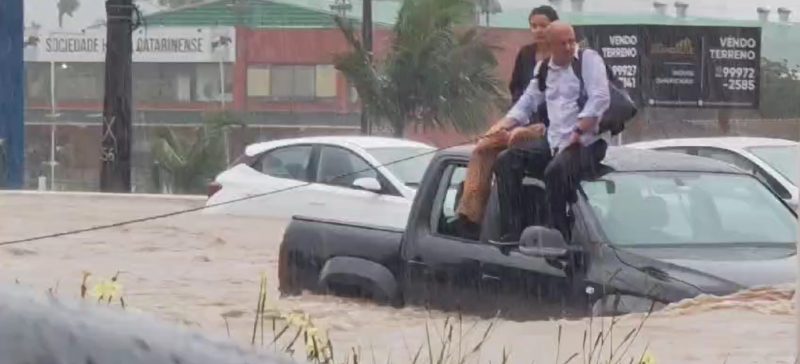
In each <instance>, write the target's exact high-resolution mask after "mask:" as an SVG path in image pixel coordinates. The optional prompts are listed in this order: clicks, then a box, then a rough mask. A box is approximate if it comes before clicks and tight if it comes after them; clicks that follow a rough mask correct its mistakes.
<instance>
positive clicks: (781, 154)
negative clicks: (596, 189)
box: [626, 137, 800, 207]
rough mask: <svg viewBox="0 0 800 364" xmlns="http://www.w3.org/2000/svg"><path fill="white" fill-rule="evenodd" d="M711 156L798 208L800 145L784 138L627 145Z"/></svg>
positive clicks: (666, 140) (701, 139) (673, 141)
mask: <svg viewBox="0 0 800 364" xmlns="http://www.w3.org/2000/svg"><path fill="white" fill-rule="evenodd" d="M626 146H628V147H632V148H641V149H654V150H661V151H670V152H678V153H685V154H691V155H697V156H701V157H708V158H713V159H717V160H721V161H724V162H728V163H731V164H733V165H736V166H738V167H739V168H742V169H744V170H745V171H749V172H752V173H753V175H755V176H756V177H757V178H758V179H760V180H761V181H762V182H764V183H765V184H767V185H768V186H770V187H771V188H772V189H773V191H775V193H776V194H777V195H778V196H780V197H781V198H783V199H784V200H785V201H786V202H788V203H789V204H790V205H791V206H793V207H797V204H798V194H799V193H798V186H797V185H796V183H797V182H796V181H797V179H798V174H800V152H798V143H797V142H794V141H790V140H785V139H772V138H754V137H715V138H678V139H662V140H653V141H647V142H639V143H632V144H628V145H626Z"/></svg>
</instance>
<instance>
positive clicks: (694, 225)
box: [582, 172, 796, 246]
mask: <svg viewBox="0 0 800 364" xmlns="http://www.w3.org/2000/svg"><path fill="white" fill-rule="evenodd" d="M582 187H583V190H584V191H585V192H586V195H587V197H588V199H589V203H590V204H591V206H592V208H593V209H594V211H595V214H596V215H597V217H598V219H599V220H600V225H601V226H602V228H603V230H604V232H605V233H606V235H607V237H608V239H609V242H610V243H611V244H614V245H624V246H647V245H696V244H775V243H780V244H783V243H788V244H792V243H794V241H795V235H796V229H795V224H796V221H795V220H794V217H793V215H792V214H791V212H790V211H789V209H787V208H786V206H784V205H783V204H782V203H781V202H780V201H779V200H778V198H776V197H775V196H774V195H772V194H771V193H770V192H769V191H768V190H767V189H766V188H765V187H764V186H763V185H761V184H759V182H758V181H757V180H756V179H755V178H752V177H750V176H744V175H734V174H717V173H678V172H652V173H644V172H641V173H640V172H636V173H610V174H608V175H607V176H605V177H603V179H602V180H598V181H591V182H584V183H582Z"/></svg>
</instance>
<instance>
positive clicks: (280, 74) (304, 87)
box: [270, 66, 315, 99]
mask: <svg viewBox="0 0 800 364" xmlns="http://www.w3.org/2000/svg"><path fill="white" fill-rule="evenodd" d="M271 76H272V78H271V80H270V81H271V84H270V87H271V88H272V97H274V98H276V99H312V98H314V91H315V85H314V66H273V67H272V71H271Z"/></svg>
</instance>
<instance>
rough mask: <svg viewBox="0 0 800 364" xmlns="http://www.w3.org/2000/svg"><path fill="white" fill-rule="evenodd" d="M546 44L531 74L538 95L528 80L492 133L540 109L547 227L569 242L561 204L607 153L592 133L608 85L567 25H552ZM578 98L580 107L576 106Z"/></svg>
mask: <svg viewBox="0 0 800 364" xmlns="http://www.w3.org/2000/svg"><path fill="white" fill-rule="evenodd" d="M547 38H548V42H549V44H550V50H551V57H550V58H549V59H545V60H543V61H542V62H539V64H537V67H536V71H535V73H536V74H537V75H538V74H539V72H542V71H543V70H544V71H545V72H546V76H544V77H545V79H544V85H543V88H544V91H542V90H540V88H539V83H538V82H537V79H536V78H534V80H532V81H531V82H530V84H529V85H528V88H527V89H526V90H525V93H524V94H523V95H522V96H521V97H520V99H519V100H518V101H517V102H516V103H515V104H514V106H513V107H512V108H511V110H510V111H509V112H508V113H507V114H506V116H505V117H504V118H502V119H501V120H499V121H498V122H497V124H496V128H498V129H499V128H505V129H506V130H511V129H514V128H517V127H522V126H525V125H528V124H530V120H529V115H530V114H531V113H532V112H533V111H534V110H536V109H537V108H538V106H539V105H541V104H542V103H543V102H544V103H545V104H546V108H547V118H548V119H549V126H548V128H547V139H548V142H549V144H550V147H551V148H553V159H552V160H551V161H550V162H549V164H548V165H547V168H546V169H545V171H544V180H545V185H546V190H547V199H548V203H549V205H550V213H549V215H550V225H551V227H553V228H555V229H558V230H559V231H561V233H562V234H563V235H564V237H565V238H566V239H570V231H571V229H570V224H569V220H568V217H567V203H568V201H570V200H573V199H574V198H575V192H576V190H577V188H578V183H579V182H580V179H581V178H582V177H583V176H585V175H587V174H593V173H594V171H595V170H596V168H597V167H598V166H599V163H600V161H602V160H603V158H605V153H606V149H607V147H608V143H607V142H606V141H605V140H603V139H601V138H600V136H599V135H598V132H599V120H600V118H601V117H602V115H603V113H604V112H605V111H606V110H608V107H609V105H610V93H609V81H608V76H607V73H606V66H605V62H604V61H603V58H602V57H601V56H600V55H599V54H598V53H597V52H596V51H594V50H591V49H584V50H579V49H578V45H577V42H576V39H575V31H574V29H573V28H572V26H571V25H569V24H567V23H565V22H561V21H556V22H553V23H552V24H550V26H549V27H548V29H547ZM579 57H580V58H579ZM578 60H579V61H578ZM576 61H578V62H576ZM573 62H576V63H577V64H581V65H582V67H581V74H582V79H583V87H581V80H580V79H579V78H578V76H577V75H576V73H575V72H574V71H573V66H574V64H573ZM582 97H585V102H584V103H583V107H581V106H580V105H579V103H580V101H579V99H581V98H582Z"/></svg>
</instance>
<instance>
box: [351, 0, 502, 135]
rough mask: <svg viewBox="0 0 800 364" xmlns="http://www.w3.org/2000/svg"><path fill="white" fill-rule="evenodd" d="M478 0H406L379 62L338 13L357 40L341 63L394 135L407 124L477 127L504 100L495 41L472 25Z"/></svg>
mask: <svg viewBox="0 0 800 364" xmlns="http://www.w3.org/2000/svg"><path fill="white" fill-rule="evenodd" d="M474 6H475V5H474V3H473V2H472V1H471V0H405V1H404V2H403V5H402V7H401V9H400V12H399V14H398V19H397V23H396V24H395V26H394V28H393V37H392V41H391V42H392V43H391V47H390V50H389V53H388V55H387V56H386V57H385V59H383V60H382V61H379V62H375V63H373V61H372V60H371V55H370V54H368V52H367V51H366V50H365V49H364V47H363V45H362V44H361V42H360V41H359V39H358V37H357V36H356V31H355V29H354V27H353V25H352V24H351V23H350V22H349V21H346V20H344V19H342V18H339V17H337V18H336V23H337V24H338V26H339V28H340V30H341V31H342V34H343V35H344V37H345V39H346V40H347V42H348V43H349V45H350V46H351V47H352V50H351V51H350V52H348V53H346V54H342V55H339V56H338V57H337V58H336V61H335V65H336V68H337V69H338V70H339V71H341V72H342V73H343V74H344V76H345V77H346V78H347V79H348V81H349V82H350V83H351V84H352V85H353V86H354V87H355V88H356V91H357V92H358V95H359V97H360V98H361V102H362V103H364V105H365V107H366V108H367V110H368V112H369V114H370V115H371V116H373V117H375V118H377V119H378V121H379V122H384V123H388V126H389V127H390V128H391V129H392V130H393V132H394V135H395V136H398V137H399V136H402V135H403V132H404V131H405V130H406V127H408V126H413V127H415V128H419V127H421V128H422V129H423V130H429V129H431V128H446V127H452V128H454V129H455V130H457V131H460V132H473V131H476V130H478V129H481V128H483V127H484V126H485V122H486V119H487V117H488V115H489V112H490V111H491V110H492V107H494V106H500V105H502V104H501V103H504V101H505V100H504V96H503V95H504V94H503V92H502V91H501V84H500V81H499V79H498V77H497V75H496V73H495V67H496V66H497V60H496V59H495V56H494V53H493V50H494V48H493V47H490V46H489V45H487V44H486V42H485V41H484V39H483V38H482V36H481V34H480V33H479V32H478V30H477V29H476V28H474V27H473V26H471V25H470V22H471V20H472V19H473V17H474V13H473V9H474Z"/></svg>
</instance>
